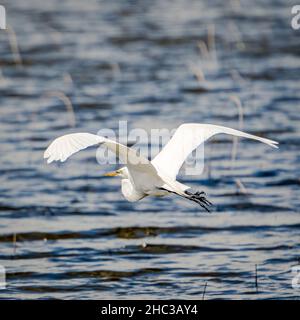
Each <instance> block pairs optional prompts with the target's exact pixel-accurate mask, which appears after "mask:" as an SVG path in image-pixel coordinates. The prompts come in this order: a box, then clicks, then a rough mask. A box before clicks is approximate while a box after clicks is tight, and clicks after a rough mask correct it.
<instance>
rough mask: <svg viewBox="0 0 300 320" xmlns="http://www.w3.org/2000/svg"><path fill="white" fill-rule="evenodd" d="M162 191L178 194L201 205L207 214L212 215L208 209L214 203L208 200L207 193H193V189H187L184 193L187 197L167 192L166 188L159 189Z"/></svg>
mask: <svg viewBox="0 0 300 320" xmlns="http://www.w3.org/2000/svg"><path fill="white" fill-rule="evenodd" d="M159 189H160V190H164V191H168V192H170V193H174V194H177V195H178V196H181V197H183V198H185V199H188V200H191V201H193V202H196V203H197V204H199V205H200V206H201V207H202V208H203V209H205V210H206V211H207V212H209V213H210V210H209V208H208V207H210V206H211V205H212V203H211V202H210V201H209V200H207V199H206V197H205V192H204V191H195V192H194V191H193V190H192V188H190V189H187V190H186V191H184V193H185V194H186V196H183V195H181V194H178V193H176V192H174V191H170V190H167V189H165V188H159Z"/></svg>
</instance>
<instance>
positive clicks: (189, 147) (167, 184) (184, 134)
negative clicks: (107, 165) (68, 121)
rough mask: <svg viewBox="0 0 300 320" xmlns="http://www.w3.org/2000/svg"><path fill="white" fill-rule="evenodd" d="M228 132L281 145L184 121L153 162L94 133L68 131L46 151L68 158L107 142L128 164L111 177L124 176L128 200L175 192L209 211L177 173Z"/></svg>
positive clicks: (55, 157) (57, 158)
mask: <svg viewBox="0 0 300 320" xmlns="http://www.w3.org/2000/svg"><path fill="white" fill-rule="evenodd" d="M218 133H225V134H229V135H233V136H237V137H244V138H249V139H253V140H257V141H260V142H263V143H265V144H268V145H269V146H271V147H273V148H277V142H276V141H273V140H269V139H266V138H261V137H258V136H255V135H252V134H248V133H245V132H242V131H239V130H235V129H231V128H227V127H222V126H217V125H212V124H197V123H187V124H182V125H181V126H180V127H179V128H178V129H177V130H176V132H175V134H174V135H173V137H172V138H171V139H170V141H169V142H168V143H167V144H166V145H165V147H164V148H163V149H162V151H161V152H160V153H159V154H158V155H157V156H156V157H155V158H154V159H153V160H152V161H151V162H150V161H149V160H148V159H146V158H145V157H143V156H141V155H138V154H137V151H136V150H134V149H133V148H128V147H126V146H124V145H122V144H120V143H118V142H116V141H113V140H110V139H107V138H105V137H101V136H98V135H94V134H90V133H73V134H67V135H64V136H62V137H59V138H57V139H55V140H54V141H53V142H52V143H51V144H50V146H49V147H48V148H47V150H46V151H45V153H44V158H46V159H48V160H47V162H48V163H51V162H53V161H62V162H63V161H65V160H66V159H68V158H69V157H70V156H71V155H72V154H74V153H76V152H78V151H80V150H83V149H86V148H87V147H90V146H93V145H100V144H104V145H105V146H106V147H108V148H109V149H110V150H111V151H113V152H114V153H115V154H116V155H117V157H119V158H120V159H122V160H123V161H125V163H126V167H123V168H121V169H119V170H116V171H114V172H112V173H110V174H107V175H108V176H121V178H122V193H123V195H124V197H125V198H126V199H127V200H128V201H138V200H140V199H142V198H144V197H146V196H149V195H153V196H164V195H166V194H169V193H175V194H177V195H179V196H182V197H184V198H187V199H189V200H192V201H194V202H196V203H198V204H199V205H201V206H202V207H203V208H205V209H206V210H208V208H207V207H208V206H209V205H210V202H209V201H208V200H207V199H206V198H205V196H204V193H203V192H191V191H190V190H191V189H190V187H188V186H186V185H184V184H182V183H180V182H178V181H177V180H176V176H177V174H178V172H179V170H180V168H181V166H182V165H183V163H184V162H185V160H186V158H187V157H188V155H189V154H190V153H191V152H192V151H193V150H195V149H196V148H197V147H198V146H199V145H200V144H202V143H204V142H205V141H206V140H207V139H209V138H210V137H212V136H214V135H216V134H218Z"/></svg>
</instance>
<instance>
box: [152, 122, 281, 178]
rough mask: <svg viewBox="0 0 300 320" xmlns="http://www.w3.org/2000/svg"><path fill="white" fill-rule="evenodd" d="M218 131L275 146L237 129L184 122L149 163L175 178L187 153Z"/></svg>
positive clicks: (274, 143)
mask: <svg viewBox="0 0 300 320" xmlns="http://www.w3.org/2000/svg"><path fill="white" fill-rule="evenodd" d="M218 133H225V134H230V135H233V136H237V137H244V138H249V139H254V140H258V141H261V142H263V143H266V144H268V145H270V146H271V147H273V148H277V146H276V144H277V142H276V141H273V140H269V139H266V138H261V137H258V136H255V135H252V134H248V133H245V132H242V131H239V130H235V129H231V128H227V127H222V126H216V125H212V124H197V123H186V124H182V125H181V126H180V127H178V129H177V130H176V131H175V134H174V135H173V137H172V138H171V139H170V141H169V142H168V143H167V144H166V145H165V147H164V148H163V149H162V151H161V152H160V153H159V154H158V155H157V156H156V157H155V158H154V159H153V160H152V162H151V163H152V164H153V165H154V167H155V168H156V169H157V170H158V172H161V173H164V174H166V175H168V176H169V177H170V178H172V179H174V180H175V179H176V176H177V174H178V172H179V170H180V168H181V166H182V164H183V163H184V161H185V160H186V158H187V157H188V155H189V154H190V153H191V152H192V151H193V150H195V149H196V148H197V147H198V146H199V145H200V144H202V143H203V142H204V141H206V140H207V139H209V138H210V137H212V136H214V135H215V134H218Z"/></svg>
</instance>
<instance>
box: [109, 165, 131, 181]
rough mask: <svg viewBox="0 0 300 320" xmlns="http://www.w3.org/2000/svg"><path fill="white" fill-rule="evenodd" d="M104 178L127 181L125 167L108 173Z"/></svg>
mask: <svg viewBox="0 0 300 320" xmlns="http://www.w3.org/2000/svg"><path fill="white" fill-rule="evenodd" d="M104 175H105V176H106V177H117V176H118V177H121V178H122V179H128V170H127V168H126V167H123V168H120V169H118V170H115V171H112V172H108V173H105V174H104Z"/></svg>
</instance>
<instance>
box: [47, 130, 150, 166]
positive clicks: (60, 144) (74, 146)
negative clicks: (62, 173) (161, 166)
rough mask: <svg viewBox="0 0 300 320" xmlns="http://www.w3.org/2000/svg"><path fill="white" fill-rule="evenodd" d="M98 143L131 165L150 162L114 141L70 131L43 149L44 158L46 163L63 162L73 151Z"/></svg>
mask: <svg viewBox="0 0 300 320" xmlns="http://www.w3.org/2000/svg"><path fill="white" fill-rule="evenodd" d="M100 144H104V145H105V146H106V147H108V148H109V149H110V150H111V151H113V152H114V153H115V154H116V155H117V157H118V158H120V159H121V160H122V161H124V162H125V163H127V162H129V164H132V165H143V164H149V163H150V162H149V160H148V159H146V158H145V157H143V156H141V155H138V154H137V151H136V150H134V149H132V148H128V147H126V146H125V145H123V144H121V143H118V142H116V141H113V140H110V139H107V138H105V137H102V136H98V135H95V134H91V133H71V134H67V135H64V136H61V137H59V138H57V139H55V140H54V141H53V142H52V143H51V144H50V145H49V147H48V148H47V150H46V151H45V153H44V158H46V159H48V160H47V162H48V163H51V162H53V161H61V162H64V161H66V160H67V159H68V158H69V157H70V156H71V155H73V154H74V153H76V152H78V151H80V150H84V149H86V148H88V147H91V146H95V145H100Z"/></svg>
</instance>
